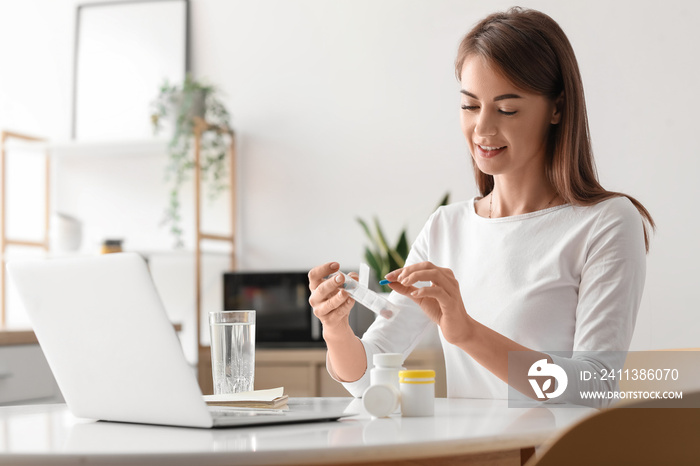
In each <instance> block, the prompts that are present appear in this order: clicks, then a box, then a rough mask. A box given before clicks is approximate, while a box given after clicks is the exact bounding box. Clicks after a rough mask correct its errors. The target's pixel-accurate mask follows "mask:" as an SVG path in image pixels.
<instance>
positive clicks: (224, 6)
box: [0, 0, 700, 349]
mask: <svg viewBox="0 0 700 466" xmlns="http://www.w3.org/2000/svg"><path fill="white" fill-rule="evenodd" d="M74 5H75V1H74V0H31V1H25V2H17V1H11V0H0V57H2V59H1V60H0V127H2V128H12V129H15V130H18V131H24V132H31V133H36V134H41V135H46V136H49V137H51V138H53V139H65V138H67V137H68V135H69V129H70V124H69V122H70V90H71V78H72V75H71V69H72V68H71V67H72V65H71V63H72V61H71V60H72V38H73V17H74ZM510 5H511V3H510V2H505V1H492V2H480V1H476V0H473V1H467V0H459V1H457V0H455V1H452V0H440V1H430V2H429V1H417V0H413V1H409V0H403V1H400V0H385V1H370V0H359V1H358V0H352V1H350V0H343V1H322V0H293V1H292V0H284V1H282V0H277V1H273V0H256V1H251V0H247V1H235V0H231V1H228V0H227V1H224V0H192V11H191V13H192V17H191V24H192V52H193V57H192V58H193V61H192V63H193V71H194V73H195V74H196V76H198V77H200V78H206V79H208V80H210V81H211V82H212V83H215V84H217V85H219V86H220V87H221V89H222V90H223V91H224V92H225V94H226V102H227V104H228V105H229V108H230V109H231V111H232V113H233V116H234V119H233V122H234V126H235V129H236V131H237V132H238V134H239V136H240V139H239V146H238V149H239V157H240V165H239V169H240V174H239V178H240V183H239V186H238V192H239V196H240V206H239V208H240V218H239V225H240V229H239V239H240V244H239V247H240V259H241V264H242V265H243V266H244V267H247V268H253V269H269V268H276V269H306V268H308V267H311V266H313V265H314V264H317V263H320V262H323V261H327V260H331V259H333V260H338V261H340V262H341V264H343V266H344V268H348V269H350V268H353V267H356V266H357V265H358V264H359V262H360V260H361V254H362V248H363V245H364V238H363V236H362V232H361V230H360V228H359V227H358V225H357V224H356V223H355V221H354V218H355V217H356V216H361V217H364V218H369V217H372V216H374V215H377V216H379V217H380V218H381V220H382V222H383V224H384V226H385V228H386V230H387V231H388V233H389V235H390V236H392V237H393V236H396V235H398V233H399V231H400V229H401V228H402V227H404V226H407V227H408V230H409V236H410V237H411V238H415V236H416V235H417V234H418V232H419V230H420V227H421V225H422V224H423V222H424V221H425V219H426V218H427V216H428V215H429V214H430V212H431V211H432V209H433V207H434V205H435V204H436V203H437V201H438V200H439V198H440V197H441V196H442V195H443V194H444V193H445V192H446V191H450V192H451V193H452V198H453V199H454V200H459V199H467V198H469V197H471V196H473V195H475V193H476V190H475V188H474V183H473V181H472V173H471V169H470V167H469V163H468V157H469V155H468V152H467V149H466V144H465V142H464V141H463V138H462V136H461V134H460V131H459V124H458V103H459V97H458V94H457V90H458V88H457V83H456V81H455V79H454V74H453V61H454V55H455V51H456V47H457V44H458V41H459V39H460V37H461V36H462V35H463V34H464V33H465V32H466V31H467V30H468V29H469V28H470V27H471V26H472V25H473V24H474V23H475V22H476V21H477V20H478V19H480V18H481V17H483V16H484V15H486V14H487V13H489V12H491V11H493V10H497V9H503V8H506V7H508V6H510ZM522 5H523V6H531V7H534V8H537V9H541V10H543V11H544V12H546V13H548V14H550V15H551V16H552V17H553V18H555V19H556V20H557V21H558V22H559V23H560V24H561V26H562V27H563V29H564V30H565V31H566V32H567V34H568V35H569V38H570V39H571V41H572V43H573V45H574V49H575V50H576V52H577V55H578V59H579V64H580V67H581V70H582V73H583V77H584V83H585V86H586V95H587V99H588V109H589V117H590V124H591V131H592V136H593V141H594V149H595V151H596V155H597V163H598V167H599V172H600V176H601V180H602V181H603V183H604V185H605V186H606V187H607V188H608V189H612V190H619V191H624V192H627V193H629V194H631V195H633V196H635V197H636V198H637V199H639V200H640V201H641V202H643V203H644V204H645V205H646V206H647V208H648V209H649V210H650V211H651V213H652V215H653V216H654V218H655V219H656V221H657V223H658V232H657V234H656V236H655V237H654V239H653V241H652V249H651V253H650V254H649V259H648V273H647V286H646V290H645V295H644V298H643V301H642V308H641V311H640V318H639V322H638V325H637V331H636V334H635V337H634V341H633V348H634V349H642V348H664V347H681V346H700V336H698V334H697V332H696V331H695V330H694V329H695V328H697V327H698V325H700V315H699V314H698V313H697V312H696V310H697V309H698V305H697V304H696V297H695V293H694V289H695V286H696V281H697V279H698V278H700V274H699V273H698V264H700V246H699V245H698V243H697V241H696V238H698V237H699V236H700V235H699V233H700V232H699V231H698V230H699V229H700V226H699V225H700V223H699V222H698V221H697V220H696V219H695V215H694V214H696V213H697V210H698V209H697V208H696V207H695V203H694V200H695V199H697V198H698V197H700V196H699V195H700V187H699V184H698V183H697V181H696V174H697V173H698V172H699V170H698V169H699V168H700V157H699V155H700V154H699V153H698V152H699V151H698V149H697V148H698V142H699V141H698V131H697V129H696V128H697V127H698V123H700V117H698V114H697V109H698V108H700V102H699V100H700V97H699V96H698V93H697V92H695V90H694V87H695V85H696V83H697V82H700V67H699V66H698V65H697V59H696V58H697V54H696V52H695V51H694V50H695V48H696V46H697V44H698V43H700V31H699V30H698V28H697V27H695V24H694V20H695V18H697V17H698V14H700V4H699V3H697V2H694V1H690V0H688V1H679V0H676V1H666V2H663V3H662V2H659V1H653V2H652V1H615V2H610V1H576V2H574V1H568V2H561V1H557V0H540V1H529V2H522ZM128 163H129V164H132V163H133V164H134V165H130V167H138V169H139V170H141V173H140V174H139V179H140V180H146V179H149V176H150V179H152V180H153V183H154V186H158V183H162V181H161V178H162V177H161V173H160V166H158V163H155V162H151V163H145V164H138V163H137V162H136V161H133V162H132V161H129V162H128ZM108 165H110V166H111V169H104V170H103V172H102V173H101V174H98V173H97V171H96V169H95V168H94V167H91V168H90V170H95V171H94V172H92V171H91V172H90V176H91V177H97V178H100V177H102V176H104V177H105V178H104V180H105V181H104V183H97V182H96V183H95V185H97V186H98V187H99V186H100V185H101V186H103V187H105V190H107V189H109V190H113V189H118V188H117V186H121V183H122V181H121V180H122V179H123V178H128V177H129V176H130V175H129V174H128V173H115V172H119V170H115V169H114V167H113V166H112V162H110V163H109V164H108ZM84 170H85V169H81V168H75V167H73V168H72V169H68V168H66V169H64V170H63V171H62V172H61V173H60V176H61V177H62V179H63V180H67V181H64V183H65V184H66V185H68V186H71V187H70V188H67V187H66V188H62V189H65V191H62V193H59V195H61V196H62V199H64V200H66V201H65V202H64V205H60V206H59V207H60V208H61V209H63V210H66V211H69V213H72V214H74V215H77V216H81V215H82V216H83V217H84V220H85V222H86V223H91V224H92V225H93V227H94V228H95V229H97V230H99V229H100V227H103V229H104V228H106V226H105V225H109V224H110V222H114V220H110V217H109V215H110V213H109V211H106V212H104V213H103V214H100V213H99V209H97V208H95V204H96V203H99V199H100V195H99V192H95V193H93V194H92V195H93V196H94V200H92V201H89V200H88V201H86V200H84V199H83V200H82V201H81V203H82V204H81V203H77V204H76V203H73V201H70V202H69V201H67V200H68V199H75V197H73V196H72V195H71V194H70V192H71V191H70V189H75V186H74V184H72V183H70V181H71V180H73V179H80V178H81V177H84V176H85V172H84ZM81 172H82V173H81ZM141 182H144V181H141ZM124 183H126V181H124ZM144 191H148V192H150V194H149V196H150V197H149V198H148V199H141V198H140V197H139V202H134V201H133V200H131V201H129V202H128V203H129V205H127V206H126V207H125V208H126V209H128V210H130V211H131V212H133V216H135V217H138V218H140V219H148V218H150V217H154V218H153V222H152V223H151V224H147V223H148V222H147V220H143V221H140V222H139V226H138V228H134V227H130V226H129V225H126V224H125V222H120V224H121V225H122V227H123V228H124V230H125V234H127V235H128V236H129V238H128V240H129V241H130V242H131V244H135V245H139V246H140V247H152V248H159V247H160V248H162V247H163V246H164V244H163V243H167V242H168V240H167V235H166V234H165V233H164V232H163V231H161V230H159V229H158V226H157V220H158V218H155V217H157V216H158V215H157V212H158V208H159V207H158V206H160V205H163V206H164V205H165V199H161V198H159V196H158V195H156V192H158V189H157V188H153V187H151V189H150V190H146V189H145V190H144ZM161 191H162V190H161ZM110 193H111V194H110ZM110 193H106V192H105V195H106V196H114V194H113V192H112V191H110ZM153 206H156V207H153ZM153 212H156V213H155V214H154V213H153ZM87 213H89V216H87V217H86V216H85V215H86V214H87ZM215 214H216V212H215ZM220 216H221V217H222V218H223V214H221V215H220ZM124 218H129V216H125V217H124ZM219 223H220V222H218V223H217V221H214V222H213V225H214V227H220V226H221V225H219Z"/></svg>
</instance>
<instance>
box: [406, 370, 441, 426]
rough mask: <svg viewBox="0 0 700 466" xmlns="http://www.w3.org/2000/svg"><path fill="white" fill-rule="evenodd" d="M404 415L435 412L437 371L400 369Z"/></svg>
mask: <svg viewBox="0 0 700 466" xmlns="http://www.w3.org/2000/svg"><path fill="white" fill-rule="evenodd" d="M399 385H400V387H401V415H402V416H409V417H414V416H416V417H417V416H433V415H434V414H435V371H430V370H427V371H426V370H424V371H400V372H399Z"/></svg>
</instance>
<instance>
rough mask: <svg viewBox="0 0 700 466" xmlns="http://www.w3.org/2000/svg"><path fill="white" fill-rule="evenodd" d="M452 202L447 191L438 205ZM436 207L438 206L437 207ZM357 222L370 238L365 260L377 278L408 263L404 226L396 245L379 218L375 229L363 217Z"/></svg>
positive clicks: (386, 288)
mask: <svg viewBox="0 0 700 466" xmlns="http://www.w3.org/2000/svg"><path fill="white" fill-rule="evenodd" d="M449 202H450V193H449V192H448V193H446V194H445V196H444V197H443V198H442V200H441V201H440V203H439V204H438V205H437V207H440V206H443V205H447V204H448V203H449ZM437 207H436V208H437ZM357 222H358V223H359V224H360V225H361V226H362V229H363V230H364V232H365V235H366V236H367V239H368V240H369V243H370V246H366V247H365V261H367V265H369V267H370V269H372V271H373V272H374V274H375V278H376V279H378V280H381V279H382V278H384V276H385V275H386V274H388V273H389V272H391V271H392V270H396V269H398V268H401V267H403V266H404V264H405V263H406V258H407V257H408V252H409V250H410V246H409V244H408V238H407V236H406V229H405V228H404V229H403V230H402V231H401V233H400V234H399V239H398V240H397V241H396V246H393V247H392V246H390V245H389V242H388V241H387V239H386V235H385V234H384V231H383V230H382V227H381V225H380V224H379V219H378V218H376V217H375V218H374V231H372V229H370V227H369V225H368V224H367V222H365V221H364V220H363V219H361V218H359V217H358V218H357ZM381 289H382V291H384V292H390V291H391V288H389V287H388V286H386V285H382V286H381Z"/></svg>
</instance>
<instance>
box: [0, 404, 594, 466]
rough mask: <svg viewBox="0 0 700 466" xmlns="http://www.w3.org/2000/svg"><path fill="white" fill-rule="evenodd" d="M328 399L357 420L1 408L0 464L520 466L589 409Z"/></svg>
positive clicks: (589, 412)
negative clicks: (414, 405)
mask: <svg viewBox="0 0 700 466" xmlns="http://www.w3.org/2000/svg"><path fill="white" fill-rule="evenodd" d="M298 400H299V401H303V399H298ZM326 400H331V401H332V402H333V403H338V405H339V406H345V405H347V408H346V412H352V413H357V415H354V416H352V417H348V418H343V419H342V420H340V421H337V422H325V423H309V424H290V425H280V426H266V427H246V428H232V429H217V430H206V429H204V430H202V429H190V428H180V427H160V426H148V425H132V424H120V423H109V422H94V421H87V420H81V419H77V418H75V417H73V416H72V415H71V414H70V413H69V412H68V410H67V408H66V406H65V405H37V406H16V407H2V408H0V464H47V465H50V464H100V465H105V464H120V465H123V464H168V465H185V464H187V465H195V464H196V465H224V464H236V465H270V464H278V465H313V464H345V463H362V462H365V463H367V462H369V463H370V464H406V463H405V461H407V460H413V461H414V462H413V463H411V464H440V462H445V463H446V462H448V461H454V460H455V459H456V458H458V459H459V460H460V461H461V462H463V463H460V464H520V455H521V449H528V450H529V449H531V448H532V447H534V446H537V445H539V444H541V443H542V442H543V441H545V440H547V439H549V438H551V437H552V435H554V434H556V433H557V432H559V431H561V430H562V429H563V428H565V427H567V426H570V425H572V424H573V423H575V422H577V421H578V420H580V419H583V418H585V417H587V416H590V415H592V414H593V413H595V412H596V411H595V410H594V409H592V408H585V407H569V408H565V407H547V408H543V407H535V406H537V405H535V404H534V403H533V408H508V402H507V401H506V400H471V399H438V400H436V413H435V417H430V418H405V417H404V418H402V417H400V416H392V417H389V418H385V419H372V418H371V417H370V416H368V415H367V414H366V413H365V412H364V410H363V409H362V405H361V400H353V399H351V398H332V399H326ZM290 401H291V403H292V406H293V402H294V401H295V400H294V399H292V400H290Z"/></svg>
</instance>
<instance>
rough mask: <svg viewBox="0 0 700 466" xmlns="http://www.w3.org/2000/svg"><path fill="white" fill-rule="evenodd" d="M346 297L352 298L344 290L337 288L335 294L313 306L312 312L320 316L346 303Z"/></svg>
mask: <svg viewBox="0 0 700 466" xmlns="http://www.w3.org/2000/svg"><path fill="white" fill-rule="evenodd" d="M348 299H350V300H352V299H351V298H350V296H348V294H347V293H346V292H345V291H343V290H339V291H338V292H337V293H336V294H334V295H333V296H331V297H330V298H328V299H326V300H325V301H323V302H321V303H320V304H319V305H318V306H315V307H314V314H315V315H316V317H318V318H321V317H323V316H325V315H327V314H330V313H331V312H333V311H336V310H338V309H339V308H341V307H342V306H343V305H345V304H346V303H347V301H348Z"/></svg>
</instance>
